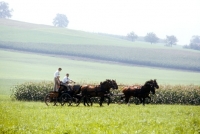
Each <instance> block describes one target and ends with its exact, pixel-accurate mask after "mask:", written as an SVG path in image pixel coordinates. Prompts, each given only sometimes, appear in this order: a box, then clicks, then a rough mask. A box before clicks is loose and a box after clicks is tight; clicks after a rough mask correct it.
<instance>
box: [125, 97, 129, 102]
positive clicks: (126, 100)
mask: <svg viewBox="0 0 200 134" xmlns="http://www.w3.org/2000/svg"><path fill="white" fill-rule="evenodd" d="M129 98H130V97H129V96H125V102H126V104H127V103H129Z"/></svg>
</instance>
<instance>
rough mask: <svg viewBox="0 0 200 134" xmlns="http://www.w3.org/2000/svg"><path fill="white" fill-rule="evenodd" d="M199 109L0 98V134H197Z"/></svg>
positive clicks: (196, 107)
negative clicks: (85, 104) (48, 103)
mask: <svg viewBox="0 0 200 134" xmlns="http://www.w3.org/2000/svg"><path fill="white" fill-rule="evenodd" d="M199 110H200V107H199V106H181V105H146V106H142V105H131V106H127V105H124V104H123V105H118V104H111V105H110V106H107V105H105V104H104V107H99V106H98V105H97V104H95V105H94V106H93V107H84V106H83V105H82V104H81V105H80V106H78V107H75V106H72V107H68V106H63V107H61V106H55V107H54V106H50V107H47V106H46V105H45V104H44V103H42V102H19V101H11V100H10V99H9V98H7V97H5V96H2V95H1V97H0V112H1V115H0V118H1V120H0V124H1V125H0V133H6V134H7V133H15V134H27V133H49V134H60V133H63V134H64V133H65V134H88V133H89V134H102V133H104V134H115V133H120V134H132V133H137V134H144V133H156V134H160V133H162V134H174V133H176V134H198V133H200V118H199V117H200V112H199Z"/></svg>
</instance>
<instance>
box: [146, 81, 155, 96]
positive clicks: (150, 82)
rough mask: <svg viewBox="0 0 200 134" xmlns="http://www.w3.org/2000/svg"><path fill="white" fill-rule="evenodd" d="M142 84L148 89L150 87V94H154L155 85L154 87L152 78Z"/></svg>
mask: <svg viewBox="0 0 200 134" xmlns="http://www.w3.org/2000/svg"><path fill="white" fill-rule="evenodd" d="M144 86H146V87H147V88H148V89H150V91H151V92H152V94H155V87H154V81H153V80H149V81H146V82H145V84H144Z"/></svg>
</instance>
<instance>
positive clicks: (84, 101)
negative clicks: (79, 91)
mask: <svg viewBox="0 0 200 134" xmlns="http://www.w3.org/2000/svg"><path fill="white" fill-rule="evenodd" d="M85 103H87V97H86V96H84V97H83V105H84V106H86V104H85ZM87 104H88V103H87Z"/></svg>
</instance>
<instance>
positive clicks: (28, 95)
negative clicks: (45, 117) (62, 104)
mask: <svg viewBox="0 0 200 134" xmlns="http://www.w3.org/2000/svg"><path fill="white" fill-rule="evenodd" d="M52 90H53V82H45V81H44V82H38V83H34V82H28V83H24V84H20V85H16V86H14V87H13V88H12V94H11V97H12V98H13V99H15V100H19V101H44V97H45V96H46V94H47V93H48V92H49V91H52ZM120 92H121V90H120V89H119V90H118V93H119V94H120ZM150 97H151V99H152V100H151V102H150V103H151V104H181V105H200V86H198V85H160V88H159V89H156V94H155V95H152V94H150ZM111 99H112V101H111V103H118V102H119V101H120V96H113V97H111ZM92 100H93V101H94V103H97V102H98V101H99V99H98V98H93V99H92ZM130 102H131V103H139V100H138V99H137V98H132V99H131V100H130ZM147 102H149V101H148V100H147Z"/></svg>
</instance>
